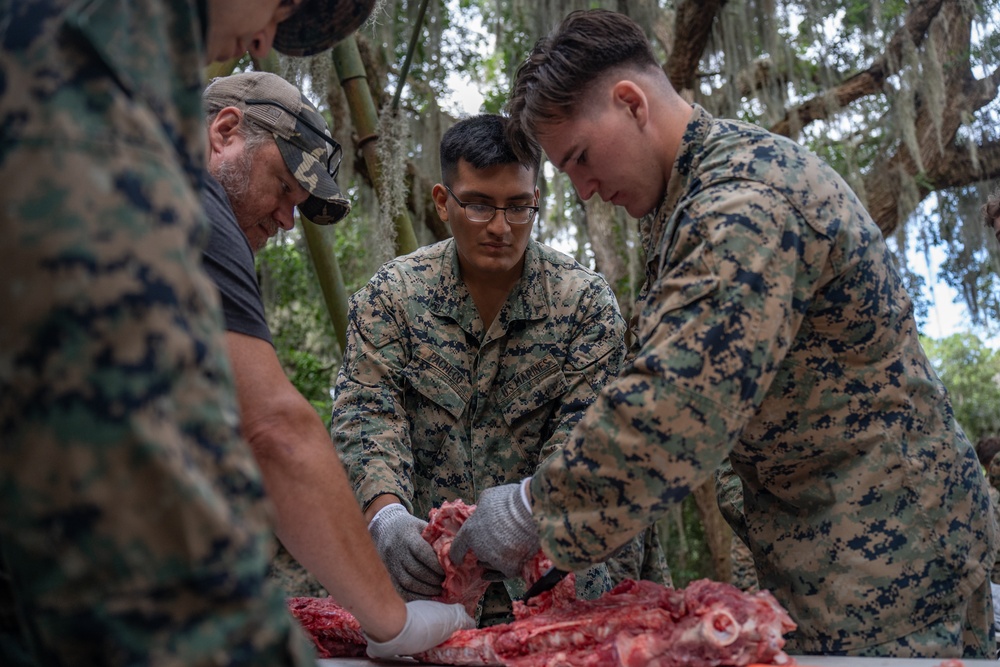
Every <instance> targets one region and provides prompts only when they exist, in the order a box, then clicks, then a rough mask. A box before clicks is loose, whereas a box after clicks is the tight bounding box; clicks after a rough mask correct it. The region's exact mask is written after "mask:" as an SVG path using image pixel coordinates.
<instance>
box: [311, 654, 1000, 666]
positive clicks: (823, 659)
mask: <svg viewBox="0 0 1000 667" xmlns="http://www.w3.org/2000/svg"><path fill="white" fill-rule="evenodd" d="M792 658H793V659H794V660H795V662H796V663H797V664H798V665H801V667H937V665H940V664H941V662H942V660H941V658H919V659H917V658H842V657H838V656H821V655H793V656H792ZM417 664H421V663H417V662H415V661H413V660H393V661H391V662H390V661H386V660H378V661H376V660H367V659H365V658H328V659H326V660H320V661H318V663H317V667H362V666H363V665H372V666H375V665H382V666H390V665H396V666H398V667H414V666H415V665H417ZM962 664H964V665H965V667H1000V662H997V661H996V660H963V661H962ZM424 667H434V666H432V665H426V664H425V665H424Z"/></svg>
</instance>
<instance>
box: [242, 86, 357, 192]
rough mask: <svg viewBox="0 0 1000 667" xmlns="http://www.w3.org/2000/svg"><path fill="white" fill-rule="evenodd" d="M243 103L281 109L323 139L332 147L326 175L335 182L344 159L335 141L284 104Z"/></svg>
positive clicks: (341, 150)
mask: <svg viewBox="0 0 1000 667" xmlns="http://www.w3.org/2000/svg"><path fill="white" fill-rule="evenodd" d="M243 103H244V104H246V105H247V106H248V107H249V106H254V105H260V104H263V105H268V106H272V107H278V108H279V109H281V110H282V111H284V112H285V113H287V114H290V115H291V116H294V117H295V118H296V119H297V120H298V121H299V122H300V123H302V124H303V125H305V126H306V127H307V128H309V129H310V130H312V131H313V132H314V133H315V134H317V135H318V136H320V137H321V138H322V139H323V141H325V142H326V143H328V144H330V146H332V148H333V150H331V151H330V155H329V156H328V157H327V158H326V173H328V174H330V177H331V178H332V179H333V180H337V174H339V173H340V161H341V160H342V159H343V157H344V151H343V149H342V148H341V147H340V144H339V143H337V141H336V140H335V139H334V138H333V137H331V136H330V135H329V134H327V133H326V132H324V131H323V130H321V129H319V128H318V127H316V126H315V125H313V124H312V123H310V122H309V121H308V120H306V119H305V118H303V117H302V116H301V115H300V114H297V113H295V112H294V111H292V110H291V109H289V108H288V107H286V106H285V105H284V104H281V103H280V102H275V101H274V100H256V99H255V100H243Z"/></svg>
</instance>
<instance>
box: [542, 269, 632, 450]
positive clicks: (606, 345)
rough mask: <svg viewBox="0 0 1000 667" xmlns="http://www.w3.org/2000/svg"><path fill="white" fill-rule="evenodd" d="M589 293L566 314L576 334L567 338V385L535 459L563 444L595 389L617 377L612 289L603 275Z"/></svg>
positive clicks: (621, 324) (620, 346)
mask: <svg viewBox="0 0 1000 667" xmlns="http://www.w3.org/2000/svg"><path fill="white" fill-rule="evenodd" d="M590 293H591V296H590V297H589V298H585V299H581V300H580V302H579V305H578V307H577V309H576V312H575V313H573V315H572V317H570V318H569V320H570V321H571V322H572V323H573V326H574V327H575V328H576V335H575V336H574V337H573V338H572V339H571V340H569V341H568V346H567V350H566V363H565V365H564V367H563V374H564V375H565V377H566V380H567V381H568V382H569V388H568V389H567V391H566V392H565V393H564V394H563V395H562V397H561V398H560V405H559V408H558V410H557V411H556V413H555V416H554V424H553V426H552V435H551V436H550V437H549V438H548V439H547V440H546V442H545V444H544V445H543V447H542V449H541V451H540V453H539V461H544V460H545V459H546V458H547V457H548V456H550V455H551V454H552V453H553V452H555V451H556V450H557V449H559V448H560V447H562V446H563V444H564V443H565V442H566V439H567V438H568V437H569V434H570V433H571V432H572V430H573V428H574V427H575V426H576V425H577V423H578V422H579V421H580V418H581V417H583V413H584V412H585V411H586V409H587V408H588V407H590V405H591V404H593V402H594V401H595V400H596V398H597V393H598V392H599V391H601V389H603V388H604V386H605V385H607V384H608V383H609V382H611V381H612V380H613V379H615V378H616V377H618V373H619V372H620V371H621V366H622V360H623V359H624V358H625V320H624V319H623V318H622V315H621V311H619V310H618V301H617V300H616V299H615V295H614V293H613V292H612V291H611V288H610V287H609V286H608V284H607V282H605V281H604V279H603V278H595V280H594V281H593V282H592V283H591V289H590Z"/></svg>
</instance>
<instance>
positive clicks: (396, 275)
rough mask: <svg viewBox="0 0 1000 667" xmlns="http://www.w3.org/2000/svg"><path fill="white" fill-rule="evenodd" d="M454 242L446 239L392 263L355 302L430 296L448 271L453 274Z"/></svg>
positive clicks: (360, 293) (386, 265)
mask: <svg viewBox="0 0 1000 667" xmlns="http://www.w3.org/2000/svg"><path fill="white" fill-rule="evenodd" d="M452 243H453V242H452V240H451V239H446V240H444V241H440V242H438V243H434V244H432V245H429V246H424V247H422V248H418V249H417V250H415V251H413V252H411V253H410V254H408V255H403V256H401V257H396V258H395V259H391V260H389V261H388V262H386V263H385V264H383V265H382V266H381V267H379V269H378V271H376V272H375V275H373V276H372V277H371V279H370V280H369V281H368V284H367V285H365V286H364V287H363V288H362V289H361V290H359V291H358V293H357V294H355V299H358V298H372V297H375V296H381V297H383V298H387V299H390V300H402V301H408V300H410V297H411V296H412V295H414V294H417V295H423V294H427V293H429V292H430V291H431V290H433V289H434V286H436V285H437V283H438V279H439V277H440V276H441V275H442V273H443V272H444V271H445V270H446V268H447V270H449V271H450V268H448V267H450V263H451V253H452Z"/></svg>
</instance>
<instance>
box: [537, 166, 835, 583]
mask: <svg viewBox="0 0 1000 667" xmlns="http://www.w3.org/2000/svg"><path fill="white" fill-rule="evenodd" d="M748 211H749V212H750V214H752V215H754V216H757V217H754V219H752V220H749V219H748V217H747V216H748V213H747V212H748ZM669 224H672V225H675V226H676V230H675V231H673V232H672V233H671V232H670V230H668V231H667V232H666V233H665V234H664V237H665V238H666V239H668V242H669V243H670V253H671V255H670V256H668V257H667V258H666V260H665V266H667V267H668V269H667V270H666V271H665V273H664V274H663V275H661V276H660V278H659V279H658V280H657V281H656V283H655V284H654V285H653V287H652V289H651V290H650V294H649V299H648V301H647V303H646V304H644V309H643V313H642V324H641V329H642V330H641V332H640V351H639V354H638V355H637V357H636V359H635V361H634V363H633V365H632V366H631V367H630V368H629V369H628V370H626V371H625V373H624V374H623V376H622V377H621V378H620V379H619V380H617V381H615V382H613V383H612V384H610V385H608V386H607V387H605V389H604V390H603V391H602V392H601V394H600V396H599V397H598V399H597V401H596V402H595V404H594V406H593V407H592V408H591V409H590V410H589V411H588V412H587V414H585V415H584V417H583V419H582V420H581V422H580V424H579V425H578V426H577V428H576V429H575V430H574V432H573V434H572V435H571V439H570V441H569V442H568V443H567V445H566V446H565V447H564V449H563V450H562V451H561V452H558V453H556V455H554V456H552V457H551V458H550V459H549V460H548V461H546V463H545V464H544V466H542V468H541V469H540V470H539V471H538V473H536V475H535V477H534V479H533V481H532V485H531V491H532V497H533V507H532V509H533V513H534V516H535V518H536V520H537V521H538V522H539V524H540V527H541V531H540V534H541V538H542V545H543V549H544V550H545V552H546V553H547V554H548V555H549V556H550V557H551V558H552V559H553V561H554V562H555V563H556V564H557V565H559V566H560V567H563V568H565V569H575V568H579V567H581V566H583V565H587V564H590V563H593V562H597V561H599V560H601V559H602V558H604V557H606V556H607V555H608V554H610V553H612V552H613V551H614V550H615V549H616V548H618V547H619V546H620V545H621V544H623V543H624V542H625V541H626V540H628V539H629V538H630V537H631V536H633V535H635V534H636V533H638V532H639V531H640V530H641V529H643V528H644V527H645V526H646V525H647V524H648V523H649V522H651V521H653V520H655V519H656V518H658V517H659V516H660V515H661V514H662V513H663V512H665V511H666V509H667V508H668V507H669V506H670V505H671V504H672V503H676V502H680V501H681V500H682V499H683V498H684V497H685V496H687V495H688V493H689V492H690V491H691V489H693V488H694V487H695V486H697V485H698V484H700V483H702V482H703V481H705V480H706V479H707V478H708V477H709V476H710V475H711V474H712V473H713V472H714V471H715V469H716V468H717V467H718V466H719V465H720V464H721V463H722V461H723V459H724V458H725V457H726V455H727V454H728V453H729V451H730V449H731V448H732V446H733V444H734V443H735V441H736V438H737V437H738V435H739V433H740V432H741V430H742V429H743V427H744V426H745V425H746V423H747V422H748V420H749V419H750V417H751V416H752V415H753V414H754V412H755V411H756V409H757V408H758V407H759V405H760V404H761V402H762V401H763V398H764V395H765V394H766V392H767V388H768V386H769V384H770V382H771V380H772V379H773V377H774V374H775V372H776V369H777V368H778V365H779V363H780V361H781V360H782V359H783V357H784V355H785V354H786V352H787V349H788V345H789V344H790V341H791V340H793V338H794V333H795V331H796V329H797V327H798V325H799V323H800V322H801V320H802V317H803V312H800V311H799V310H796V308H797V307H798V308H801V307H802V306H801V304H804V303H808V298H805V297H807V296H808V295H803V294H800V293H798V292H797V290H798V289H799V286H798V285H797V284H796V281H797V279H798V276H796V274H795V272H796V271H797V270H798V267H799V266H800V258H799V257H798V256H797V253H798V251H800V250H801V249H802V248H804V247H807V242H806V241H803V240H802V239H800V238H799V237H801V236H803V235H814V234H815V233H814V232H812V231H811V229H810V228H808V226H807V225H806V224H804V223H803V222H802V220H801V218H800V217H799V216H798V214H797V212H796V211H795V210H794V209H792V207H791V206H789V204H788V203H787V202H786V200H784V199H783V198H781V197H780V196H778V195H777V194H776V193H774V192H772V191H771V190H770V189H768V188H767V187H765V186H762V185H758V184H751V183H740V184H739V187H738V188H737V187H736V186H732V187H719V186H716V188H715V189H713V188H708V189H706V190H704V191H702V194H700V195H698V196H697V197H694V198H692V200H691V201H689V202H687V203H686V208H685V209H684V210H683V211H680V212H679V213H678V214H677V219H676V220H673V221H671V223H669ZM668 226H669V225H668ZM791 239H795V241H796V242H790V240H791ZM813 247H828V244H823V243H818V244H815V245H814V246H813ZM810 259H816V260H817V261H816V262H815V263H814V264H813V266H818V267H821V266H822V265H823V258H822V257H819V258H810ZM817 270H818V269H817ZM815 279H816V276H814V275H810V276H807V277H806V279H804V280H803V281H802V282H803V284H805V285H806V289H812V285H813V284H814V282H815Z"/></svg>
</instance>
